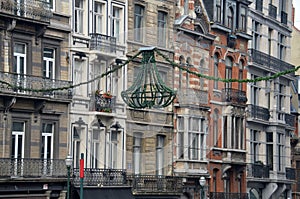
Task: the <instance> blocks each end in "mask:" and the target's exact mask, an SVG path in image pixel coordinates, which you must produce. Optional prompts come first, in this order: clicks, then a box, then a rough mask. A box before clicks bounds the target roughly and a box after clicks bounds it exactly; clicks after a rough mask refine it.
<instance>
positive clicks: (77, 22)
mask: <svg viewBox="0 0 300 199" xmlns="http://www.w3.org/2000/svg"><path fill="white" fill-rule="evenodd" d="M78 1H80V5H79V7H76V3H75V4H74V9H75V11H74V12H75V13H74V31H75V32H76V33H78V34H83V31H84V30H83V26H84V25H83V19H84V0H78ZM75 2H76V0H75Z"/></svg>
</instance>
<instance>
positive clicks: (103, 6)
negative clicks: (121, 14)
mask: <svg viewBox="0 0 300 199" xmlns="http://www.w3.org/2000/svg"><path fill="white" fill-rule="evenodd" d="M97 4H98V6H97ZM106 6H107V4H106V2H105V1H99V0H95V1H94V10H93V22H94V24H93V31H94V33H97V34H103V35H106ZM96 8H100V11H99V10H96ZM99 18H100V23H99ZM97 22H98V23H97ZM97 24H98V25H99V24H100V25H99V26H100V27H98V26H97Z"/></svg>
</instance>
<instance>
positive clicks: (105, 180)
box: [73, 168, 127, 186]
mask: <svg viewBox="0 0 300 199" xmlns="http://www.w3.org/2000/svg"><path fill="white" fill-rule="evenodd" d="M73 183H74V185H75V186H79V185H80V177H79V169H78V168H76V169H75V168H74V169H73ZM83 185H84V186H126V185H127V177H126V171H125V170H122V169H95V168H85V169H84V180H83Z"/></svg>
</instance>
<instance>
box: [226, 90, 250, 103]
mask: <svg viewBox="0 0 300 199" xmlns="http://www.w3.org/2000/svg"><path fill="white" fill-rule="evenodd" d="M222 101H223V102H231V103H234V104H243V105H244V104H246V102H247V97H246V92H245V91H241V90H238V89H233V88H224V89H223V90H222Z"/></svg>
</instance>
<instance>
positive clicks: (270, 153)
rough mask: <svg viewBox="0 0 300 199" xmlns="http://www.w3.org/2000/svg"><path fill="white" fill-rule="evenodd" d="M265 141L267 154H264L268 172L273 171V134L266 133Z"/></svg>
mask: <svg viewBox="0 0 300 199" xmlns="http://www.w3.org/2000/svg"><path fill="white" fill-rule="evenodd" d="M266 141H267V143H266V144H267V153H266V156H267V157H266V159H267V165H268V166H269V168H270V170H273V164H274V161H273V155H274V154H273V151H274V149H273V132H267V133H266Z"/></svg>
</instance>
